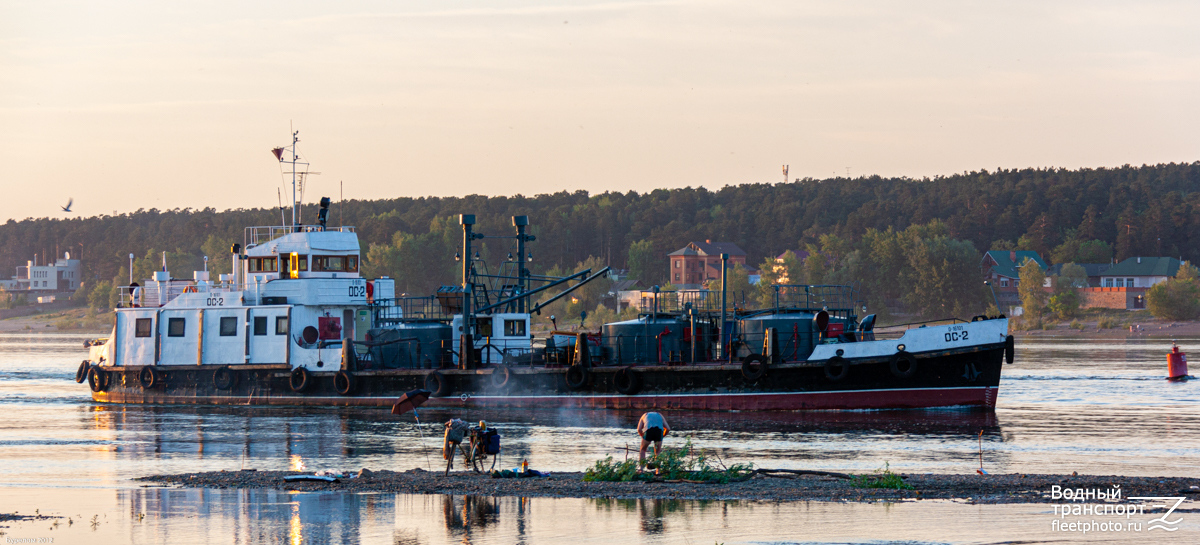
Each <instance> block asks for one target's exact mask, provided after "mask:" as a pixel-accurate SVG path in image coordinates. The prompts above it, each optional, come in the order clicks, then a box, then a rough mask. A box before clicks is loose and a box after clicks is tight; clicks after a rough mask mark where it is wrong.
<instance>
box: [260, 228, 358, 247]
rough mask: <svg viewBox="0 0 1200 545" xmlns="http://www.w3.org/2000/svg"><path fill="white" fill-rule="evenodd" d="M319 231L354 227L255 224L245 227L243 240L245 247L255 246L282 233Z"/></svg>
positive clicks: (282, 234)
mask: <svg viewBox="0 0 1200 545" xmlns="http://www.w3.org/2000/svg"><path fill="white" fill-rule="evenodd" d="M321 231H338V232H342V233H353V232H354V231H355V228H354V226H353V225H342V226H338V227H321V226H320V225H297V226H295V227H291V226H287V225H270V226H255V227H247V228H246V231H245V235H244V237H243V241H244V243H245V244H246V247H247V248H249V247H250V246H257V245H259V244H265V243H267V242H270V241H272V240H275V239H277V238H279V237H282V236H284V235H290V234H292V233H316V232H321Z"/></svg>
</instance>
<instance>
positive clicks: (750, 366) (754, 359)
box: [742, 354, 767, 382]
mask: <svg viewBox="0 0 1200 545" xmlns="http://www.w3.org/2000/svg"><path fill="white" fill-rule="evenodd" d="M756 363H757V365H755V364H756ZM765 374H767V358H764V357H763V356H762V355H761V354H750V355H749V356H746V357H745V358H742V376H743V377H746V380H748V381H751V382H754V381H756V380H758V379H760V378H763V375H765Z"/></svg>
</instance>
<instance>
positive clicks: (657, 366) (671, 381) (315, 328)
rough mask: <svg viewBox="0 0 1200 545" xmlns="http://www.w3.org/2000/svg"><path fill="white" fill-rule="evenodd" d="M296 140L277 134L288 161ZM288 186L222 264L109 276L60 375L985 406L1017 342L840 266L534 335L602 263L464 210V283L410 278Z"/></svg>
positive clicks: (543, 402) (369, 396)
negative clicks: (897, 302) (902, 309)
mask: <svg viewBox="0 0 1200 545" xmlns="http://www.w3.org/2000/svg"><path fill="white" fill-rule="evenodd" d="M297 142H298V139H297V137H296V134H295V133H293V140H292V145H291V146H290V147H288V148H277V149H276V150H275V153H276V156H277V157H278V158H279V159H280V161H281V162H285V158H284V156H283V154H284V153H288V154H290V155H289V157H290V163H291V168H292V173H293V176H294V177H295V176H297V174H296V173H297V171H298V169H299V168H300V167H301V166H302V163H299V161H298V157H296V155H295V146H296V143H297ZM293 187H294V186H293ZM298 203H299V200H298V199H295V198H293V220H292V222H291V223H290V224H284V225H277V226H256V227H247V228H246V229H245V230H244V235H243V241H242V243H240V244H234V245H233V246H232V247H231V255H230V259H231V262H232V264H233V266H232V270H233V272H232V273H231V274H223V275H219V276H218V278H217V279H216V280H212V279H211V278H210V276H209V274H208V272H207V271H195V272H194V273H193V274H192V278H191V279H176V278H173V277H172V275H171V272H170V271H168V270H167V267H166V266H165V265H166V264H165V263H164V267H163V270H161V271H157V272H155V273H154V274H153V277H152V278H149V279H146V280H145V283H144V285H142V284H135V283H131V284H130V285H129V286H126V287H123V288H122V289H121V294H120V299H121V302H120V304H119V305H118V308H117V309H115V313H114V314H115V320H114V324H113V329H112V331H111V333H110V334H109V336H108V337H106V338H102V339H95V340H90V341H87V342H86V343H85V344H86V345H87V348H88V350H89V354H88V358H87V359H86V360H84V361H82V362H81V363H80V366H79V368H78V371H77V373H76V376H75V380H76V381H77V382H80V383H83V382H86V383H87V385H88V387H89V388H90V389H91V392H92V394H91V395H92V399H93V400H95V401H97V402H105V403H150V404H214V405H309V406H379V407H390V406H391V405H392V404H393V403H395V402H396V399H397V398H398V397H399V396H400V395H403V394H405V393H408V392H411V391H413V390H427V391H428V392H429V395H430V397H429V400H428V401H427V402H426V404H425V406H430V407H446V408H464V409H472V408H495V409H537V408H554V409H558V408H569V409H616V410H710V411H805V410H857V409H907V408H932V407H966V408H974V409H982V410H992V409H994V407H995V405H996V401H997V396H998V393H999V386H1000V377H1001V370H1002V367H1003V365H1004V364H1005V363H1006V362H1007V363H1012V362H1013V360H1014V344H1013V337H1012V336H1011V335H1009V333H1008V319H1007V317H1005V316H1004V315H998V316H983V315H980V316H974V317H972V318H970V319H958V318H949V319H945V320H937V321H928V322H916V323H909V324H900V325H894V326H889V327H886V328H885V327H879V328H876V326H875V320H876V315H875V314H866V306H865V305H864V304H863V303H862V301H861V298H860V297H859V294H858V292H857V290H856V289H855V288H854V287H853V286H849V285H820V286H818V285H776V286H773V289H774V298H773V301H772V302H771V304H770V305H766V308H758V309H746V308H744V305H733V308H729V305H728V304H727V297H726V294H725V293H723V292H715V291H714V292H709V291H703V290H700V291H678V290H661V289H659V288H657V287H655V288H653V289H652V290H651V294H652V295H651V297H650V300H649V301H648V302H647V307H648V308H647V309H646V310H644V311H642V312H640V313H639V314H638V316H637V317H636V318H633V319H628V320H624V321H619V322H614V323H608V324H604V325H603V326H602V327H600V328H599V330H596V331H582V330H554V331H551V332H549V333H546V334H544V335H543V336H542V337H541V338H538V336H537V335H536V334H535V333H534V331H533V328H532V327H531V325H532V324H531V316H532V315H536V314H539V313H541V312H542V311H543V310H546V307H547V305H550V304H552V303H553V302H555V301H557V300H560V299H561V298H563V297H566V296H568V295H569V294H570V293H571V292H572V291H573V290H576V289H578V288H580V287H581V286H583V285H585V284H587V283H588V282H591V281H593V280H595V279H596V278H599V277H602V276H604V275H606V274H608V273H609V272H610V271H609V270H608V269H607V268H605V269H602V270H600V271H596V272H594V273H593V272H592V271H591V270H585V271H580V272H578V273H575V274H573V275H569V276H566V277H561V278H554V277H547V276H542V275H534V274H531V272H530V271H529V270H528V268H527V265H526V264H525V261H526V260H525V259H524V257H525V256H526V255H527V250H526V244H527V243H529V242H533V241H535V240H536V237H535V236H533V235H531V234H528V233H527V227H528V225H529V219H528V217H526V216H514V217H513V218H512V223H513V227H514V228H515V232H514V233H513V234H512V235H503V236H499V235H497V236H484V235H482V234H480V233H478V232H476V231H475V229H474V226H475V223H476V222H475V217H474V216H473V215H471V214H462V215H461V216H460V217H459V223H460V224H461V226H462V229H463V242H462V247H461V251H460V253H459V254H458V256H456V257H457V258H458V259H459V260H460V261H461V262H462V271H461V278H462V282H461V283H459V284H456V285H452V286H443V287H442V288H440V289H438V290H437V293H435V294H432V295H429V296H418V297H413V296H406V295H404V294H397V293H396V279H393V278H387V277H381V278H375V279H367V278H365V277H363V276H362V274H361V271H360V266H361V258H360V251H361V247H360V245H359V241H358V236H357V232H356V231H355V229H354V227H352V226H336V227H335V226H329V225H327V224H328V212H329V207H330V204H331V203H330V201H329V199H327V198H323V199H321V201H320V204H319V211H318V213H317V219H316V222H315V223H313V224H304V223H303V221H301V218H299V217H298V210H299V206H298ZM281 210H282V208H281ZM282 223H284V222H283V221H282V220H281V224H282ZM485 238H486V239H493V240H495V239H499V240H501V241H502V243H506V244H510V245H511V247H512V248H513V249H515V250H516V258H515V259H513V258H511V257H510V258H509V259H508V260H507V261H505V262H504V263H503V264H502V265H501V266H500V267H499V268H498V270H496V271H495V272H490V271H488V270H487V268H486V267H484V266H483V263H482V262H481V260H480V259H478V258H477V257H473V255H477V254H473V253H472V249H473V244H474V243H475V241H478V240H481V239H485ZM509 255H510V256H511V252H510V254H509ZM726 264H727V262H726V261H724V260H723V266H722V268H723V270H724V267H725V265H726ZM723 274H724V273H723ZM722 285H724V282H722Z"/></svg>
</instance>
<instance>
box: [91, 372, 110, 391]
mask: <svg viewBox="0 0 1200 545" xmlns="http://www.w3.org/2000/svg"><path fill="white" fill-rule="evenodd" d="M87 381H88V386H89V387H91V389H92V391H93V392H103V391H104V390H107V389H108V381H109V377H108V371H105V370H103V369H101V368H99V367H96V366H92V367H91V368H89V369H88V377H87Z"/></svg>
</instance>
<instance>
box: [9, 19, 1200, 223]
mask: <svg viewBox="0 0 1200 545" xmlns="http://www.w3.org/2000/svg"><path fill="white" fill-rule="evenodd" d="M1196 21H1200V3H1195V2H1160V1H1139V2H1103V1H1061V2H1058V1H1056V2H1044V1H1030V2H1022V1H1012V2H973V1H948V2H934V1H924V2H895V1H859V2H855V1H831V2H808V1H798V0H788V1H780V2H776V1H756V2H736V1H728V2H726V1H716V0H714V1H662V2H656V1H649V2H643V1H629V2H588V1H573V0H559V1H553V2H542V1H536V0H529V1H514V2H506V1H492V2H467V1H455V0H441V1H407V2H406V1H378V2H370V1H340V2H309V1H304V0H293V1H288V2H274V1H256V2H226V1H219V0H215V1H209V2H186V3H185V2H161V1H144V2H143V1H129V2H111V1H106V2H96V1H55V0H37V1H21V0H0V190H2V192H0V195H2V196H3V197H2V198H0V221H6V220H8V219H18V220H19V219H23V218H27V217H76V216H85V217H86V216H95V215H101V214H122V213H128V212H131V211H135V210H138V209H150V208H158V209H160V210H165V209H174V208H204V207H213V208H216V209H218V210H225V209H231V208H256V207H273V206H277V203H278V199H279V196H278V194H279V192H278V190H279V189H281V188H283V187H285V186H284V184H283V178H284V177H283V176H282V175H281V168H280V164H279V163H278V161H276V160H275V157H274V156H273V155H272V154H271V149H272V148H275V147H279V146H285V145H288V144H290V142H291V131H292V130H297V131H299V138H300V143H299V154H300V156H301V157H302V159H304V160H306V161H308V162H309V163H311V167H310V168H311V170H313V171H315V172H320V175H313V176H311V177H310V182H309V184H308V188H307V190H306V193H305V196H304V200H305V202H315V201H316V200H318V199H319V198H320V197H321V196H330V197H332V198H334V199H335V200H336V199H337V198H338V196H339V191H341V194H342V195H343V196H344V197H345V198H347V199H379V198H395V197H404V196H413V197H416V196H426V195H434V196H457V195H468V194H484V195H515V194H523V195H535V194H541V193H552V192H556V191H562V190H566V191H576V190H579V189H584V190H587V191H589V192H592V193H601V192H604V191H621V192H624V191H629V190H636V191H639V192H645V191H648V190H651V189H655V188H674V187H686V186H691V187H696V186H703V187H707V188H710V189H719V188H721V187H723V186H726V185H736V184H744V183H778V182H782V181H783V180H784V177H783V173H782V165H784V164H787V165H789V176H788V178H789V179H796V178H802V177H813V178H828V177H832V176H846V175H847V174H848V175H850V176H853V177H858V176H864V175H875V174H878V175H881V176H907V177H913V178H921V177H934V176H939V175H951V174H955V173H961V172H964V171H975V170H980V169H988V170H995V169H998V168H1026V167H1064V168H1081V167H1088V168H1097V167H1113V166H1120V165H1124V164H1132V165H1140V164H1156V163H1167V162H1192V161H1196V160H1198V159H1200V107H1198V106H1197V97H1200V32H1196V31H1195V22H1196ZM68 199H74V202H75V204H74V206H73V208H72V211H71V212H69V213H68V212H63V211H62V210H61V209H60V206H62V205H64V204H66V202H67V200H68ZM287 199H288V197H286V196H285V197H284V202H287Z"/></svg>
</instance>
